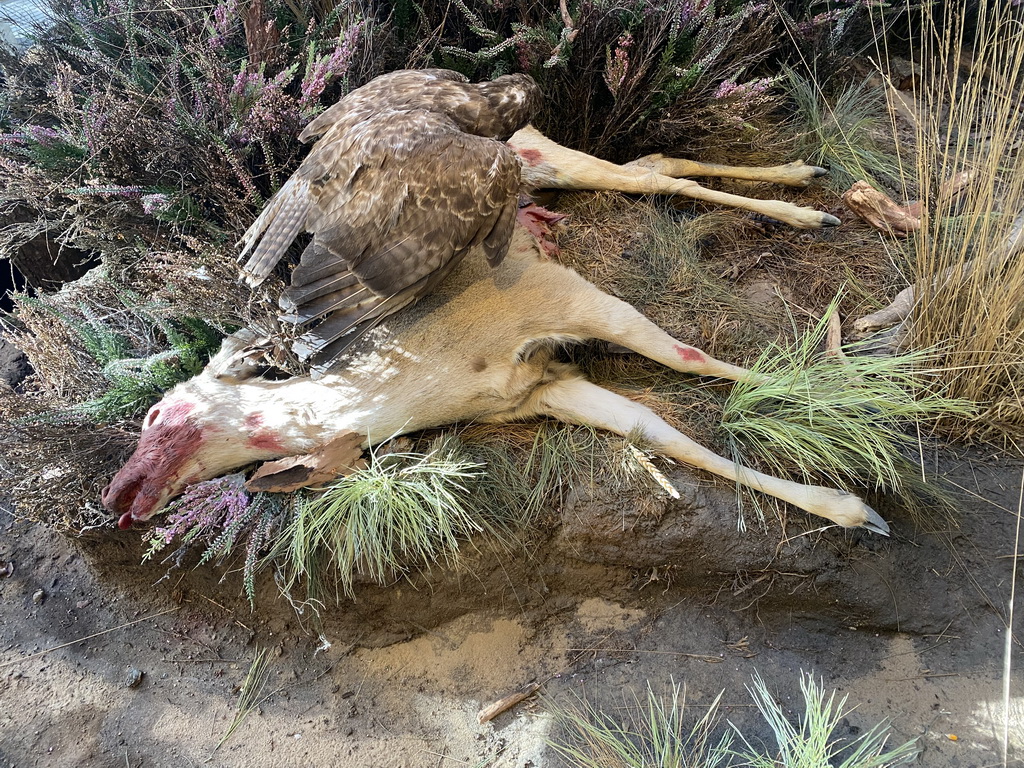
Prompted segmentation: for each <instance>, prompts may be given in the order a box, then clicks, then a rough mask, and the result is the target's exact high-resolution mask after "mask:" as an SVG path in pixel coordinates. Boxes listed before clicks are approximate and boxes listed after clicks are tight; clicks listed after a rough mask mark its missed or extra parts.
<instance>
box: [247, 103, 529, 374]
mask: <svg viewBox="0 0 1024 768" xmlns="http://www.w3.org/2000/svg"><path fill="white" fill-rule="evenodd" d="M332 137H333V134H331V133H329V134H328V135H327V136H325V139H324V140H322V141H321V142H320V143H318V145H317V147H316V148H315V150H314V153H313V154H311V155H310V160H312V161H313V162H314V163H315V164H316V166H317V167H320V168H326V169H329V171H328V172H327V173H325V174H321V175H320V176H319V177H313V176H307V178H306V181H307V183H308V195H309V197H310V198H312V199H313V200H314V201H315V202H314V203H313V204H312V205H311V207H310V208H309V209H308V212H307V214H306V228H307V229H308V230H309V231H310V232H312V233H313V235H314V239H313V242H312V243H311V245H310V247H308V248H307V249H306V251H305V252H304V253H303V255H302V259H301V261H300V263H299V266H298V267H297V268H296V269H295V271H294V272H293V273H292V279H291V286H290V287H289V288H288V289H287V291H286V292H285V295H284V297H283V302H282V304H283V306H284V308H285V310H286V318H287V319H289V320H292V321H294V322H298V323H304V322H310V321H313V320H316V319H318V318H324V317H326V320H325V321H324V322H323V323H322V324H321V325H319V326H317V327H316V328H314V329H313V330H312V331H311V332H310V333H309V334H307V341H308V342H309V350H308V355H312V354H314V353H318V352H324V351H325V350H326V348H327V347H328V345H331V344H332V343H333V342H335V341H336V340H338V339H340V338H341V337H342V336H345V335H347V334H349V333H350V332H351V331H352V330H353V329H355V328H356V326H359V325H361V324H365V323H367V322H369V321H373V320H377V319H379V318H382V317H384V316H386V315H389V314H391V313H392V312H394V311H397V310H398V309H400V308H401V307H403V306H405V305H407V304H409V303H410V302H412V301H415V300H416V299H418V298H419V297H420V296H422V295H424V294H426V293H428V292H429V291H430V290H431V289H432V288H433V287H434V286H435V285H437V283H439V282H440V281H441V280H442V279H443V278H444V276H445V275H446V274H447V273H448V272H449V271H450V270H451V269H452V268H453V267H454V266H455V264H456V263H457V262H458V260H459V259H461V258H462V257H463V256H464V255H465V254H466V252H467V251H468V250H470V249H471V248H473V247H474V246H481V248H482V250H483V252H484V254H485V255H486V257H487V259H488V261H489V262H490V263H491V264H492V265H494V264H497V263H498V262H500V261H501V259H502V258H503V257H504V255H505V253H506V252H507V250H508V244H509V241H510V239H511V237H512V229H513V227H514V225H515V215H516V207H517V203H518V196H519V179H520V170H521V169H520V165H519V159H518V157H517V155H516V154H515V152H514V151H513V150H511V149H510V148H509V147H508V146H507V145H505V144H504V143H502V142H498V141H493V140H491V139H485V138H481V137H479V136H472V135H469V134H465V133H462V132H461V131H459V130H458V129H457V128H455V127H454V125H453V124H452V123H451V121H450V120H449V119H448V118H446V117H444V116H443V115H438V114H435V113H429V112H416V111H414V112H394V113H391V114H383V115H381V116H379V117H378V118H375V119H373V120H371V121H364V122H363V123H361V124H360V125H359V126H357V127H356V128H354V129H352V130H349V131H346V132H345V134H344V135H339V136H336V137H333V138H332ZM314 155H317V156H315V157H314ZM303 165H305V163H304V164H303ZM293 180H294V179H293ZM289 183H291V181H290V182H289ZM279 215H280V214H279ZM264 239H266V235H265V236H264ZM261 247H262V245H261ZM328 315H330V317H327V316H328ZM363 330H365V328H364V329H363ZM353 338H354V337H353ZM351 340H352V339H349V340H348V341H346V343H345V344H344V345H342V346H347V343H348V342H350V341H351ZM338 349H340V347H336V348H334V349H333V350H332V351H330V352H327V353H326V354H327V355H328V356H329V355H331V354H333V353H335V352H337V351H338ZM320 356H321V357H323V355H320Z"/></svg>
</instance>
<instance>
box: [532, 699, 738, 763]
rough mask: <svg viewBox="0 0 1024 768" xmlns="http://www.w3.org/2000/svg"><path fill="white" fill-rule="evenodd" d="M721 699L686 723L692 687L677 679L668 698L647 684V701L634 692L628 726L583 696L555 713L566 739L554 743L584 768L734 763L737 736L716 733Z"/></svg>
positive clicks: (552, 744) (555, 746) (556, 750)
mask: <svg viewBox="0 0 1024 768" xmlns="http://www.w3.org/2000/svg"><path fill="white" fill-rule="evenodd" d="M720 699H721V695H719V696H718V698H716V699H715V700H714V701H713V702H712V704H711V706H710V707H708V710H707V712H706V713H705V715H704V716H703V717H702V718H701V719H700V720H698V721H697V722H696V723H694V724H693V725H691V726H689V727H687V726H686V725H685V720H684V713H685V711H686V692H685V689H684V688H683V686H682V685H680V684H679V683H676V682H675V681H672V685H671V691H670V693H669V695H668V696H667V697H661V696H658V695H657V694H655V693H654V691H653V690H651V687H650V684H648V686H647V695H646V697H645V700H641V699H640V698H639V697H637V696H635V695H634V704H635V706H634V707H633V708H632V709H633V712H634V714H633V715H632V717H631V720H630V722H629V724H628V725H621V724H619V723H618V722H616V721H615V720H614V719H613V718H612V717H610V716H608V715H606V714H604V713H603V712H599V711H598V710H596V709H595V708H594V707H593V706H592V705H590V704H588V703H587V702H585V701H581V702H580V703H579V704H578V705H575V706H572V707H569V708H560V707H556V708H555V709H554V714H555V718H556V720H557V721H558V722H559V724H560V725H561V726H562V730H563V731H564V732H565V735H566V736H568V740H566V741H553V742H551V747H552V748H553V749H554V750H555V752H557V753H558V754H559V755H561V756H562V757H563V758H565V759H566V760H567V761H568V762H569V763H570V764H571V765H573V766H578V767H579V768H653V767H654V766H657V767H658V768H670V767H671V768H676V767H679V768H682V767H683V766H694V768H697V767H699V768H717V766H723V768H724V766H727V765H729V759H730V754H731V752H730V749H729V747H730V744H731V736H730V734H729V733H728V732H726V733H725V734H723V735H722V736H721V737H720V738H719V739H717V740H715V739H712V737H711V733H712V731H713V730H714V727H715V724H716V722H717V720H718V702H719V700H720Z"/></svg>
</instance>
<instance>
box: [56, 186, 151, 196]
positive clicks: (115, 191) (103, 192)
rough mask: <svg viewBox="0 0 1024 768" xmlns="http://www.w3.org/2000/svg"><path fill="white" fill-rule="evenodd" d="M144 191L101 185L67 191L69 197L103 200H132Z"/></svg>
mask: <svg viewBox="0 0 1024 768" xmlns="http://www.w3.org/2000/svg"><path fill="white" fill-rule="evenodd" d="M144 192H145V190H144V189H143V188H142V187H138V186H122V185H120V184H102V185H96V186H88V187H78V188H76V189H70V190H68V194H69V195H76V196H86V195H93V196H95V197H103V198H107V199H110V198H115V197H122V198H125V199H127V200H134V199H137V198H140V197H142V195H143V193H144Z"/></svg>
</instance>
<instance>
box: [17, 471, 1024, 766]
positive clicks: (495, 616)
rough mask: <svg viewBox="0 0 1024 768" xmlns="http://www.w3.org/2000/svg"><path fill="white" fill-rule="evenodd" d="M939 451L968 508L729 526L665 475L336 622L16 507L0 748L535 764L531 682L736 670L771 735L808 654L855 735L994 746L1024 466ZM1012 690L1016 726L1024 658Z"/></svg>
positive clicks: (991, 751)
mask: <svg viewBox="0 0 1024 768" xmlns="http://www.w3.org/2000/svg"><path fill="white" fill-rule="evenodd" d="M942 466H943V474H944V475H945V476H946V477H948V478H951V479H952V480H954V482H956V483H958V484H959V485H960V486H961V487H962V491H961V492H960V495H961V498H962V500H963V503H962V509H961V515H962V519H961V527H960V528H959V529H955V528H950V527H946V526H937V527H936V530H927V531H925V530H918V531H915V530H913V526H912V525H911V523H910V522H909V521H908V520H905V519H902V518H901V517H900V516H899V515H887V517H890V518H892V519H894V520H895V524H894V526H893V527H894V536H893V537H892V539H889V540H884V539H882V538H880V537H877V536H874V535H871V534H864V533H860V532H852V533H849V532H844V531H838V530H829V531H826V532H810V533H808V532H804V529H801V526H810V525H813V523H811V521H810V520H809V519H807V518H804V517H802V516H799V517H797V518H796V519H794V520H793V521H791V525H790V528H789V530H788V531H787V536H786V537H785V538H782V537H781V532H780V531H779V530H778V529H775V528H773V529H772V530H769V531H768V532H767V533H763V532H761V531H758V530H750V531H748V532H747V533H738V532H737V531H736V530H735V512H734V510H735V502H734V498H733V496H732V493H731V491H730V489H728V488H726V487H723V486H721V485H717V486H712V485H709V484H708V483H707V482H706V481H704V480H698V479H696V478H694V476H692V475H689V474H686V473H679V474H677V475H674V476H673V480H674V482H675V483H676V485H677V487H678V488H679V489H680V490H681V491H682V492H683V499H682V500H681V501H679V502H672V503H669V502H667V501H666V502H664V503H659V504H656V505H655V507H656V510H655V512H652V511H651V510H645V511H643V512H641V511H638V510H633V509H628V508H625V509H624V508H623V507H622V506H621V505H620V504H619V503H618V502H617V501H615V500H614V499H613V498H612V497H610V496H609V495H607V494H605V493H603V492H602V489H601V488H600V487H597V488H588V489H580V491H579V492H578V494H577V495H576V496H575V497H574V498H571V499H569V500H567V503H566V504H565V506H564V508H563V509H561V510H560V511H559V514H558V519H557V520H556V521H555V523H554V524H553V526H552V527H551V529H550V530H549V531H548V532H547V533H546V534H544V535H543V536H540V537H538V539H537V540H535V541H534V542H532V543H531V545H530V546H529V547H528V548H527V549H526V550H524V551H520V552H513V553H509V552H499V551H497V550H496V549H495V548H494V547H491V546H490V545H488V543H487V542H480V543H479V546H478V547H477V548H472V547H468V548H467V553H466V554H467V556H466V561H465V567H464V568H463V569H462V570H460V571H458V572H453V571H445V570H441V569H438V570H435V571H433V572H432V573H428V574H420V575H417V576H416V577H415V578H413V579H412V580H411V582H399V583H397V584H394V585H392V586H390V587H387V588H382V587H374V586H371V585H362V586H361V587H360V589H359V593H358V599H357V600H356V601H355V602H343V603H342V604H341V605H340V606H337V607H335V606H330V607H328V608H327V609H326V610H325V611H324V612H323V615H324V622H323V625H322V627H317V626H316V625H315V623H314V622H313V621H312V620H311V614H310V612H309V610H306V611H305V612H304V613H302V614H296V613H295V612H294V611H293V609H292V607H291V606H289V605H288V603H287V602H286V601H284V600H282V599H280V598H278V597H276V587H275V586H274V584H273V583H272V580H271V579H269V578H268V579H266V580H265V581H264V583H262V584H261V585H260V591H259V595H258V601H257V609H256V612H255V613H251V612H250V610H249V608H248V605H247V604H246V603H245V601H244V600H243V599H242V598H241V597H239V591H240V590H239V575H238V574H237V573H228V574H227V575H226V576H225V577H224V579H223V581H220V578H221V576H222V575H224V573H223V571H216V570H215V569H212V568H203V569H200V570H197V571H178V572H174V573H172V574H171V576H170V578H169V579H165V580H163V581H159V579H160V577H161V576H162V575H163V573H164V569H163V568H162V567H161V566H158V565H154V564H145V565H140V556H141V547H140V544H139V540H138V538H137V537H138V534H137V533H134V532H133V533H127V534H126V533H115V532H114V531H101V532H94V533H92V534H90V535H89V537H88V538H87V539H86V540H84V541H82V542H78V543H77V544H76V545H75V546H72V545H70V544H69V543H68V542H66V541H63V540H60V539H58V538H56V537H54V536H52V535H50V534H47V533H46V532H44V531H42V530H40V529H38V528H33V527H27V526H25V525H22V524H19V523H16V522H13V521H11V520H10V519H9V518H7V522H6V523H5V524H4V526H5V527H4V536H3V539H2V543H0V570H2V568H3V567H4V566H6V565H7V564H8V563H10V564H11V565H10V568H9V569H8V570H11V569H13V570H12V572H11V573H10V574H9V575H7V576H4V577H0V612H2V615H3V620H2V624H0V626H2V628H0V665H2V666H0V703H2V706H0V758H2V759H3V760H5V761H6V763H7V764H12V765H18V766H108V765H109V766H115V765H116V766H123V765H130V766H179V765H192V764H209V765H224V766H234V765H239V766H240V765H280V766H292V765H294V766H308V765H318V766H320V765H346V766H367V767H369V766H375V767H378V766H385V767H391V766H396V767H397V766H445V765H450V766H454V765H494V766H517V767H523V768H525V767H526V766H532V767H533V768H540V767H541V766H544V767H548V766H556V765H561V763H560V762H559V760H558V758H557V757H556V756H555V755H554V754H553V752H552V751H551V750H550V748H549V747H547V746H546V739H549V738H551V737H553V736H554V735H555V731H556V728H555V727H554V724H553V721H552V719H551V717H550V715H549V709H550V705H549V704H548V703H538V702H537V701H533V702H530V703H527V704H525V705H521V706H520V707H518V708H517V709H515V710H513V711H512V712H510V713H507V714H504V715H502V716H500V717H499V718H497V719H496V720H495V721H493V722H492V723H488V724H485V725H479V724H478V723H477V722H476V713H477V711H478V710H479V709H480V708H481V707H482V706H484V705H486V704H487V703H489V702H490V701H492V700H494V699H496V698H498V697H500V696H502V695H504V694H506V693H509V692H511V691H512V690H514V689H516V688H518V687H519V686H521V685H523V684H524V683H527V682H530V681H531V680H543V681H545V682H544V687H543V690H544V693H545V695H546V696H547V697H549V699H550V701H551V702H554V703H556V704H559V705H565V704H568V703H571V702H572V701H573V700H574V697H575V696H577V695H579V696H585V697H586V698H587V699H588V700H590V701H591V702H593V703H595V704H597V705H598V706H601V707H602V708H603V709H604V710H605V711H606V712H608V713H609V714H612V715H615V716H621V715H622V714H624V713H627V712H628V711H629V710H630V709H635V707H636V704H635V701H634V700H633V698H632V695H633V693H634V692H635V693H638V694H640V695H644V691H645V690H646V686H647V684H648V682H650V685H651V686H652V687H653V688H654V690H656V691H662V690H665V688H666V687H667V686H668V684H669V681H670V680H672V679H675V680H676V681H679V682H684V683H686V686H687V693H688V699H689V702H690V705H691V706H692V708H693V710H692V711H693V715H694V717H696V716H697V715H699V714H701V713H702V711H703V709H702V708H703V707H704V706H706V705H707V704H708V703H709V702H710V701H711V700H712V699H713V698H714V696H715V695H717V694H718V692H719V691H721V690H724V691H725V696H724V697H723V703H724V706H725V715H726V717H727V718H728V719H729V720H730V721H731V722H733V723H734V724H736V725H737V726H738V727H741V728H743V729H744V732H745V733H747V734H748V735H749V736H750V737H751V738H752V739H755V740H756V739H759V738H767V733H766V731H765V729H764V727H763V725H761V724H760V722H759V720H758V718H757V717H756V715H755V713H754V712H753V710H752V708H751V707H750V700H749V697H748V696H747V694H746V692H745V690H744V685H745V684H747V683H748V682H749V680H750V675H751V674H752V673H753V672H754V671H755V670H756V671H759V672H760V674H761V675H762V676H763V677H764V678H765V679H766V680H767V681H768V682H769V684H770V686H772V688H773V689H774V690H775V691H776V693H777V695H778V696H779V697H780V700H781V701H783V702H784V704H786V705H787V706H793V707H794V708H795V706H796V704H797V695H798V689H797V683H798V673H799V671H800V670H807V671H810V670H814V671H815V672H816V673H817V674H819V675H821V676H822V677H823V678H824V682H825V685H826V687H828V688H837V689H839V690H840V692H841V693H842V694H848V695H849V696H850V702H851V703H857V704H858V705H859V706H858V708H857V710H856V711H854V712H852V713H850V714H849V715H848V716H847V718H846V719H845V720H844V721H843V726H842V727H843V728H844V729H846V730H847V733H840V734H838V735H839V736H851V735H854V734H857V733H860V732H863V730H864V729H866V728H867V727H869V726H870V725H871V724H873V723H874V722H876V721H878V720H880V719H882V718H886V717H888V718H891V719H892V720H893V728H894V731H895V734H894V738H898V739H908V738H914V737H917V738H919V744H920V746H921V749H922V752H921V754H920V755H919V758H918V764H920V765H926V766H930V767H932V766H934V767H937V768H945V767H946V766H948V767H949V768H953V767H954V766H956V767H966V766H978V767H979V768H980V766H987V765H995V764H998V762H999V760H998V754H999V753H998V749H999V747H998V743H999V742H998V738H999V733H1000V732H1001V724H1000V723H1001V717H1002V704H1001V702H1000V697H1001V687H1002V683H1001V680H1000V676H1001V671H1002V660H1003V655H1002V654H1003V648H1004V642H1005V634H1004V628H1005V623H1004V614H1005V612H1006V606H1007V605H1008V596H1009V589H1010V570H1011V565H1012V560H1011V559H1010V558H1009V555H1011V554H1012V547H1013V541H1014V532H1015V523H1016V505H1017V498H1018V493H1019V479H1020V467H1018V466H1009V467H1006V466H1004V467H993V466H991V465H990V464H989V463H988V462H987V461H984V460H982V457H977V456H976V457H974V458H973V459H967V458H964V459H955V460H954V459H945V460H944V461H943V465H942ZM780 539H782V543H779V541H780ZM140 619H141V621H140ZM131 622H137V623H133V624H132V623H131ZM125 625H127V626H125ZM321 631H322V634H323V638H325V639H326V640H328V641H329V642H330V647H329V648H322V647H321V646H322V642H321V640H320V639H319V638H318V634H319V632H321ZM93 635H95V636H94V637H91V638H90V639H86V640H81V638H87V637H89V636H93ZM79 640H81V641H80V642H74V641H79ZM64 643H73V644H71V645H68V646H66V647H64V648H60V649H59V650H55V651H52V652H50V653H44V654H42V655H39V656H36V657H35V658H29V657H31V655H32V654H34V653H38V652H40V651H44V650H46V649H49V648H53V647H54V646H58V645H61V644H64ZM258 647H259V648H268V649H269V652H270V657H271V666H270V669H271V672H270V678H269V682H268V684H267V688H266V689H265V691H264V694H265V695H266V698H265V699H264V700H263V701H262V702H261V704H260V706H259V708H258V710H257V711H256V712H254V713H253V714H251V715H250V716H249V717H248V718H247V719H246V720H245V721H244V722H243V723H242V725H241V726H240V728H239V729H238V730H237V731H236V732H235V733H234V735H232V737H231V738H230V739H229V740H228V741H227V742H226V743H225V744H224V745H223V746H222V747H221V748H220V749H219V750H216V751H215V747H216V745H217V743H218V741H219V740H220V738H221V737H222V736H223V734H224V733H225V732H226V730H227V728H228V725H229V723H230V721H231V719H232V717H233V714H234V705H235V701H236V699H237V688H238V686H239V685H240V684H241V682H242V680H243V678H244V677H245V674H246V671H247V669H248V666H249V661H250V660H251V658H252V656H253V653H254V650H255V649H256V648H258ZM1012 647H1013V653H1014V659H1015V660H1018V659H1019V658H1020V652H1019V644H1018V643H1016V642H1015V643H1013V645H1012ZM139 673H141V674H142V676H141V679H139ZM1011 694H1012V697H1014V698H1012V702H1015V704H1014V707H1013V710H1012V712H1011V715H1012V716H1013V717H1014V718H1016V719H1015V720H1013V723H1012V728H1013V738H1014V739H1015V740H1016V741H1017V742H1019V741H1020V740H1021V738H1022V734H1024V724H1022V720H1021V717H1022V712H1021V709H1022V708H1024V705H1021V704H1020V702H1021V701H1022V699H1021V697H1022V696H1024V684H1022V682H1021V680H1020V677H1019V676H1018V675H1014V677H1013V680H1012V685H1011ZM953 737H955V739H954V738H953ZM1017 748H1018V749H1020V748H1021V745H1020V744H1017Z"/></svg>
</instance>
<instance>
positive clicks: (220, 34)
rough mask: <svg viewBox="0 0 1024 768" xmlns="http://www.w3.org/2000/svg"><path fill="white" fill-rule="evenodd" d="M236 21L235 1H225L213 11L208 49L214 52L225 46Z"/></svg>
mask: <svg viewBox="0 0 1024 768" xmlns="http://www.w3.org/2000/svg"><path fill="white" fill-rule="evenodd" d="M237 19H238V2H237V0H227V2H224V3H221V4H220V5H218V6H217V7H216V8H214V9H213V35H212V36H211V37H210V48H212V49H213V50H215V51H216V50H219V49H221V48H223V47H224V46H225V45H226V44H227V41H228V40H229V39H230V37H231V33H232V32H233V30H234V28H235V22H236V21H237Z"/></svg>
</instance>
